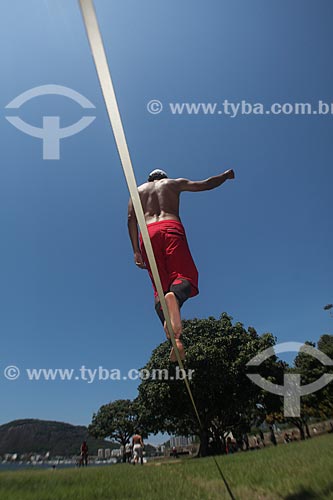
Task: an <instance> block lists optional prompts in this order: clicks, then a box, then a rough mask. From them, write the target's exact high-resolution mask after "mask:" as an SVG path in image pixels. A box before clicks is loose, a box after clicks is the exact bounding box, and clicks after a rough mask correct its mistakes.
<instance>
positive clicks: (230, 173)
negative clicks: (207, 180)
mask: <svg viewBox="0 0 333 500" xmlns="http://www.w3.org/2000/svg"><path fill="white" fill-rule="evenodd" d="M224 173H225V174H226V176H227V178H228V179H234V178H235V172H234V171H233V170H232V168H231V169H230V170H226V171H225V172H224Z"/></svg>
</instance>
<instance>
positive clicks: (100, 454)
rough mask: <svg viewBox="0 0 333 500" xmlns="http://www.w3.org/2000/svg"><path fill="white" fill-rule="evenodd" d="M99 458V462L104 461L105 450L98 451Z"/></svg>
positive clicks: (99, 449)
mask: <svg viewBox="0 0 333 500" xmlns="http://www.w3.org/2000/svg"><path fill="white" fill-rule="evenodd" d="M97 457H98V460H103V459H104V449H103V448H98V450H97Z"/></svg>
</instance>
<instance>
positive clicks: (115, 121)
mask: <svg viewBox="0 0 333 500" xmlns="http://www.w3.org/2000/svg"><path fill="white" fill-rule="evenodd" d="M79 3H80V8H81V12H82V16H83V21H84V24H85V28H86V32H87V36H88V40H89V44H90V48H91V52H92V56H93V59H94V62H95V66H96V70H97V75H98V78H99V82H100V85H101V88H102V93H103V96H104V100H105V104H106V108H107V112H108V115H109V119H110V123H111V127H112V130H113V134H114V138H115V141H116V145H117V149H118V153H119V156H120V161H121V164H122V167H123V171H124V174H125V178H126V182H127V185H128V189H129V192H130V196H131V198H132V202H133V207H134V210H135V214H136V218H137V221H138V224H139V228H140V231H141V235H142V239H143V242H144V246H145V249H146V252H147V257H148V260H149V264H150V268H151V271H152V274H153V277H154V282H155V285H156V289H157V293H158V296H159V299H160V302H161V306H162V309H163V313H164V317H165V320H166V324H167V327H168V331H169V333H170V337H171V342H172V345H173V348H174V350H175V353H176V357H177V361H178V364H179V367H180V368H181V369H183V370H184V366H183V363H182V360H181V359H180V356H179V351H178V348H177V345H176V342H175V336H174V332H173V330H172V326H171V321H170V316H169V312H168V308H167V305H166V302H165V298H164V293H163V289H162V284H161V280H160V276H159V273H158V270H157V265H156V261H155V257H154V252H153V248H152V245H151V242H150V238H149V234H148V229H147V225H146V221H145V217H144V213H143V209H142V205H141V201H140V196H139V192H138V189H137V183H136V180H135V175H134V171H133V167H132V162H131V158H130V154H129V150H128V146H127V143H126V137H125V132H124V128H123V125H122V121H121V116H120V113H119V108H118V104H117V99H116V95H115V91H114V87H113V83H112V79H111V74H110V70H109V66H108V62H107V59H106V54H105V50H104V45H103V40H102V36H101V32H100V29H99V26H98V22H97V17H96V12H95V9H94V3H93V0H79ZM184 374H185V372H184ZM184 382H185V384H186V388H187V391H188V393H189V396H190V399H191V401H192V405H193V408H194V411H195V414H196V417H197V419H198V421H199V424H200V427H201V420H200V417H199V413H198V410H197V407H196V405H195V402H194V399H193V395H192V391H191V388H190V386H189V383H188V379H187V377H186V375H185V378H184Z"/></svg>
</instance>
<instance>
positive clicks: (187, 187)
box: [176, 169, 235, 192]
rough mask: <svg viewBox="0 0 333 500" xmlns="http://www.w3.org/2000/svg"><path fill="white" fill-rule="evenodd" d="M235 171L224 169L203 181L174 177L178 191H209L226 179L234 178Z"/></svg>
mask: <svg viewBox="0 0 333 500" xmlns="http://www.w3.org/2000/svg"><path fill="white" fill-rule="evenodd" d="M234 178H235V173H234V171H233V170H232V169H230V170H226V171H225V172H223V174H219V175H215V176H214V177H209V178H208V179H205V180H203V181H190V180H188V179H176V182H177V185H178V188H179V190H180V191H192V192H194V191H209V190H210V189H215V188H217V187H218V186H221V184H223V183H224V182H225V181H226V180H227V179H234Z"/></svg>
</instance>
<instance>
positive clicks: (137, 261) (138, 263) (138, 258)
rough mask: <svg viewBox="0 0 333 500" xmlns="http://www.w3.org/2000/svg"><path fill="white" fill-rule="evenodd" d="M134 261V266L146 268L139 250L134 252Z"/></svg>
mask: <svg viewBox="0 0 333 500" xmlns="http://www.w3.org/2000/svg"><path fill="white" fill-rule="evenodd" d="M134 262H135V265H136V266H138V267H140V269H146V264H145V263H144V262H143V258H142V255H141V252H140V250H137V251H136V252H134Z"/></svg>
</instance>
